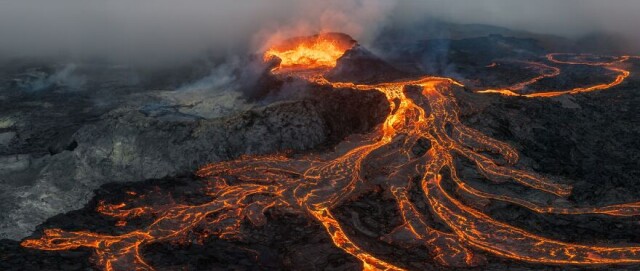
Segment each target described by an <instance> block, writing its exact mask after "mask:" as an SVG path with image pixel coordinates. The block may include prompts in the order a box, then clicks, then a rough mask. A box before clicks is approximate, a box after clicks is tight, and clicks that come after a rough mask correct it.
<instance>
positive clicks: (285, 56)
mask: <svg viewBox="0 0 640 271" xmlns="http://www.w3.org/2000/svg"><path fill="white" fill-rule="evenodd" d="M353 45H355V41H354V40H352V39H351V38H349V37H348V36H346V35H343V34H338V33H325V34H318V35H315V36H311V37H301V38H294V39H291V40H288V41H286V42H284V43H282V44H279V45H277V46H274V47H272V48H269V49H268V50H267V51H266V52H265V53H264V60H265V61H268V60H270V59H272V58H274V57H276V58H278V59H280V65H279V66H278V67H277V69H305V70H309V69H329V68H333V67H335V66H336V61H337V60H338V58H340V57H341V56H342V55H343V54H344V52H345V51H346V50H349V49H350V48H351V47H353Z"/></svg>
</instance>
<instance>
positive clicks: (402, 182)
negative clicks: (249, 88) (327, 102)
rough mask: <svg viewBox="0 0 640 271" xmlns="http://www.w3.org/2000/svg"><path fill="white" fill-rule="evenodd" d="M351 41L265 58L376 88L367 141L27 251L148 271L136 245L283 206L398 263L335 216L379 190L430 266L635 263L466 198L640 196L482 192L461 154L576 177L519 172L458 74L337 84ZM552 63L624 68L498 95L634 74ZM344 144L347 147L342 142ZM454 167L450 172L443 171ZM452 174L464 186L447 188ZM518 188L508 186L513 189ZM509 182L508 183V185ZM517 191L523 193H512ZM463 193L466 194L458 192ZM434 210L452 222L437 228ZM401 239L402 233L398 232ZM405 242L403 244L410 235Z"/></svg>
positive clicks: (482, 165)
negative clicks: (474, 115)
mask: <svg viewBox="0 0 640 271" xmlns="http://www.w3.org/2000/svg"><path fill="white" fill-rule="evenodd" d="M354 45H355V42H353V41H351V39H350V38H345V37H344V36H341V35H327V34H325V35H317V36H312V37H308V38H298V39H294V40H290V41H288V42H286V43H284V44H283V45H279V46H276V47H273V48H272V49H270V50H268V51H267V53H265V56H264V57H265V59H271V58H273V57H278V58H280V59H281V62H280V64H279V66H278V67H277V68H275V69H273V70H272V72H273V73H274V75H275V76H285V75H286V76H294V77H296V76H297V77H299V78H302V79H304V80H309V81H310V83H313V84H318V85H325V86H331V87H333V88H336V89H337V88H352V89H358V90H374V89H375V90H378V91H380V92H382V93H383V94H384V95H386V97H387V100H388V101H389V105H390V107H391V111H390V113H389V114H388V116H387V118H386V120H385V121H384V122H383V123H382V124H381V125H380V127H378V128H376V129H375V130H374V131H373V132H371V133H369V134H367V135H363V137H362V139H359V140H356V141H350V142H343V143H341V144H340V147H339V148H336V151H333V152H328V153H324V154H315V155H304V156H299V157H287V156H280V155H272V156H245V157H241V158H239V159H236V160H233V161H227V162H221V163H214V164H210V165H207V166H204V167H202V168H201V169H200V170H199V171H198V172H197V174H198V175H199V176H201V177H203V178H206V179H207V180H209V182H210V187H211V193H210V196H211V200H210V201H209V202H206V203H203V204H199V205H184V204H176V203H170V204H167V205H163V206H162V207H157V208H140V207H138V208H132V209H127V208H126V205H125V204H116V205H107V204H101V205H100V206H99V208H98V210H97V211H98V212H100V213H101V214H103V215H105V216H111V217H116V218H118V219H121V220H126V219H132V218H134V217H136V216H140V215H144V214H153V215H154V217H155V221H153V222H152V223H150V224H149V225H148V226H146V227H144V228H140V229H137V230H134V231H131V232H129V233H127V234H123V235H104V234H98V233H93V232H89V231H78V232H68V231H63V230H60V229H47V230H45V231H44V234H43V235H42V236H41V237H40V238H38V239H28V240H25V241H23V242H22V245H23V246H25V247H30V248H36V249H43V250H69V249H75V248H79V247H88V248H92V249H93V250H94V251H95V253H94V255H95V256H94V263H95V264H96V265H97V266H99V267H100V268H102V269H104V270H152V269H153V268H152V267H151V266H149V265H148V264H147V263H145V261H144V259H143V257H142V255H141V254H140V248H141V247H143V246H147V245H149V244H151V243H156V242H166V241H174V240H186V239H187V235H188V234H189V233H190V232H192V231H193V230H194V229H195V228H197V227H205V228H208V229H211V231H213V232H215V234H217V236H219V237H220V238H231V237H233V236H236V235H237V234H238V233H240V231H241V223H242V222H243V221H244V220H245V219H247V220H248V221H250V222H251V223H252V224H253V225H256V226H260V225H263V224H264V223H267V221H266V220H267V218H266V216H265V215H264V212H265V211H266V210H268V209H270V208H278V209H280V210H283V211H288V212H292V213H296V214H301V215H307V216H309V217H310V218H313V219H314V220H315V221H317V223H318V224H319V225H322V226H323V227H324V229H325V230H326V232H327V234H328V236H329V237H330V238H331V239H332V241H333V243H334V244H335V246H337V247H338V248H340V249H342V250H344V251H345V252H346V253H348V254H351V255H352V256H353V257H355V258H357V259H359V260H360V261H361V262H362V266H363V269H364V270H403V266H404V265H403V263H394V262H392V261H390V259H384V258H381V257H379V256H377V255H375V254H374V253H372V252H370V251H368V250H367V249H366V247H363V246H361V245H359V244H357V243H356V242H354V241H353V240H352V239H351V238H350V237H349V236H348V234H347V233H346V232H345V230H344V229H343V225H341V224H340V222H339V221H338V220H337V219H336V217H335V216H334V214H333V210H334V209H335V207H336V206H339V205H340V204H341V203H343V202H345V201H347V200H350V199H355V198H358V196H360V195H362V194H363V193H366V192H369V191H372V190H374V189H377V188H380V187H381V188H382V189H384V190H386V191H388V192H389V193H390V195H392V196H393V197H394V198H395V201H396V203H397V209H398V211H399V214H400V215H401V217H402V221H403V223H402V224H401V225H399V226H398V228H396V229H395V230H394V231H392V232H389V233H386V235H385V238H384V239H385V240H388V242H390V243H391V244H399V243H401V242H405V241H406V235H405V236H404V237H402V238H401V237H400V235H399V234H398V233H405V234H409V235H410V236H411V238H413V240H414V241H415V242H416V243H420V244H421V245H423V246H424V247H426V248H427V249H428V251H429V252H430V256H431V257H432V258H433V259H434V261H435V262H437V263H438V264H441V265H443V266H449V267H470V266H478V265H482V264H484V263H485V262H486V259H485V256H483V254H484V253H488V254H493V255H498V256H502V257H506V258H511V259H515V260H521V261H526V262H533V263H543V264H574V265H592V264H610V263H640V246H622V245H621V246H608V245H607V246H595V245H581V244H573V243H566V242H561V241H556V240H551V239H548V238H545V237H542V236H539V235H536V234H533V233H530V232H527V231H525V230H522V229H519V228H516V227H514V226H510V225H508V224H505V223H502V222H499V221H497V220H494V219H493V218H491V217H489V216H488V215H486V214H483V213H482V212H481V211H479V210H477V209H476V208H474V207H471V206H472V204H470V203H469V201H473V200H474V199H475V200H484V201H486V200H495V201H502V202H507V203H511V204H515V205H520V206H523V207H525V208H528V209H530V210H532V211H534V212H538V213H555V214H565V215H571V214H604V215H609V216H635V215H640V203H628V204H620V205H613V206H604V207H596V208H591V207H581V206H567V205H566V204H564V205H562V206H556V205H554V204H553V202H559V201H558V200H547V201H544V202H538V201H535V200H532V199H525V198H523V197H516V196H511V195H509V194H496V193H494V192H492V191H484V190H482V189H481V188H478V187H474V186H473V185H472V184H470V183H469V182H465V181H464V180H463V179H461V178H460V177H459V176H458V174H457V169H456V164H455V163H454V158H455V157H463V158H466V159H467V160H469V161H471V162H472V163H473V164H474V165H475V169H476V171H477V172H479V173H481V174H482V175H483V176H484V177H485V178H486V180H488V181H490V182H493V183H497V184H500V183H505V182H511V183H514V184H517V185H520V186H522V187H524V188H527V189H531V190H535V191H541V192H544V193H546V194H547V195H548V197H552V198H556V199H562V198H565V197H567V196H569V195H570V194H571V189H572V187H571V186H570V185H567V184H564V183H561V182H558V181H557V180H554V179H551V178H547V177H545V176H542V175H540V174H536V173H535V172H531V171H527V170H523V169H518V168H516V167H515V166H514V165H515V164H516V163H517V162H518V159H519V157H518V152H517V151H516V150H515V149H514V148H513V147H511V146H509V145H508V144H506V143H503V142H500V141H498V140H495V139H493V138H490V137H488V136H485V135H483V134H482V133H480V132H479V131H477V130H474V129H472V128H469V127H467V126H465V125H464V124H462V122H461V121H460V119H459V117H458V107H457V105H456V100H455V98H454V96H453V92H454V90H455V89H456V88H461V87H462V84H460V83H458V82H457V81H455V80H454V79H451V78H444V77H432V76H425V77H422V78H417V79H411V80H404V81H397V82H385V83H378V84H355V83H348V82H347V83H344V82H341V83H336V82H330V81H329V80H327V79H326V78H324V77H323V73H324V72H326V71H327V70H328V69H330V68H332V67H334V66H335V65H336V61H337V59H338V58H339V57H340V56H341V55H342V54H344V52H345V51H347V50H349V49H350V48H352V47H353V46H354ZM548 57H549V60H550V61H552V62H558V63H562V64H565V65H567V64H575V65H600V66H604V67H606V68H608V69H610V70H613V71H619V72H620V73H621V74H620V75H619V76H618V79H616V81H615V82H613V83H608V84H603V85H597V86H592V87H586V88H579V89H574V90H563V91H551V92H538V93H535V94H527V95H521V94H517V93H516V91H517V89H518V88H522V87H524V86H527V85H530V84H533V83H535V82H536V81H538V80H540V79H541V78H546V77H550V76H556V75H557V74H558V73H560V70H559V69H558V68H554V67H551V66H548V65H543V64H540V65H538V66H536V67H538V68H539V69H540V70H542V71H543V73H542V75H541V76H540V77H536V78H534V79H531V80H528V81H526V82H523V83H520V84H518V85H516V86H514V87H513V88H509V89H506V90H504V91H494V90H491V91H489V90H488V91H484V92H498V93H503V94H507V95H516V96H524V97H550V96H557V95H561V94H573V93H580V92H585V91H591V90H596V89H604V88H609V87H612V86H615V85H617V84H620V83H621V82H622V80H624V79H625V78H626V77H627V76H629V72H628V71H626V70H622V69H620V68H616V67H614V65H615V64H616V63H619V62H622V61H624V60H622V59H615V60H613V61H612V62H608V63H591V62H582V61H577V62H574V63H569V62H568V61H560V60H556V58H555V57H556V55H549V56H548ZM424 140H428V141H429V142H430V144H429V145H430V148H429V149H428V150H427V151H426V152H424V153H420V154H416V153H414V152H413V151H412V148H413V147H414V146H415V145H416V144H417V143H418V142H419V141H424ZM345 148H346V149H347V150H346V151H340V150H341V149H345ZM443 172H447V174H446V176H448V177H447V178H443V175H442V173H443ZM445 181H446V182H449V183H450V184H453V185H454V186H456V187H458V188H459V189H457V190H455V192H450V191H449V190H447V189H444V188H443V182H445ZM412 187H413V188H416V187H418V188H421V190H422V193H423V196H424V199H425V200H426V202H427V203H428V206H429V212H430V213H431V215H426V214H424V213H421V212H420V211H418V208H417V207H416V205H415V203H414V201H413V200H411V199H410V196H409V191H410V190H411V189H412ZM509 187H511V186H509ZM505 189H506V188H505ZM512 192H514V193H512V194H514V195H518V193H517V192H515V191H512ZM454 193H458V194H464V196H465V197H462V198H464V200H460V199H458V198H460V197H456V196H454V195H453V194H454ZM432 217H435V218H437V219H438V220H439V221H440V222H442V223H444V224H445V226H446V229H442V228H441V227H438V228H436V226H435V224H436V221H434V220H432ZM403 238H404V239H403ZM403 240H404V241H403Z"/></svg>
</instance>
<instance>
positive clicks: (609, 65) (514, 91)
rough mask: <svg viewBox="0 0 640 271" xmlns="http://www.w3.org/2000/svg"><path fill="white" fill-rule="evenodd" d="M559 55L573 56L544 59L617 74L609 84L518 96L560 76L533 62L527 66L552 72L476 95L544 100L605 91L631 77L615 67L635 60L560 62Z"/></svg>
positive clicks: (626, 72)
mask: <svg viewBox="0 0 640 271" xmlns="http://www.w3.org/2000/svg"><path fill="white" fill-rule="evenodd" d="M559 55H570V56H572V55H573V54H559V53H552V54H547V56H546V58H547V60H548V61H550V62H553V63H557V64H565V65H587V66H603V67H604V68H605V69H607V70H610V71H613V72H615V73H617V75H616V78H615V79H614V80H613V81H611V82H609V83H603V84H596V85H592V86H588V87H577V88H573V89H567V90H551V91H541V92H534V93H530V94H520V93H519V92H520V91H522V90H523V89H524V88H526V87H527V86H529V85H531V84H533V83H536V82H538V81H540V80H541V79H544V78H550V77H556V76H558V75H559V74H560V69H559V68H556V67H551V66H548V65H544V64H541V63H534V62H530V63H529V65H532V66H537V67H543V68H544V69H547V70H551V71H552V72H547V73H542V74H541V75H539V76H537V77H534V78H532V79H530V80H528V81H525V82H522V83H518V84H516V85H513V86H511V87H508V88H504V89H485V90H480V91H477V92H478V93H496V94H502V95H506V96H518V97H527V98H544V97H556V96H561V95H565V94H578V93H584V92H591V91H598V90H605V89H610V88H612V87H615V86H617V85H620V84H621V83H622V82H624V80H625V79H626V78H627V77H629V75H631V73H630V72H629V71H628V70H625V69H622V68H619V67H616V66H615V65H617V64H620V63H623V62H625V61H627V60H629V59H631V58H637V57H634V56H621V57H619V58H616V59H615V60H612V61H609V62H590V61H585V60H576V61H562V60H558V59H557V58H556V57H557V56H559ZM576 56H577V57H578V58H580V57H585V56H590V55H576Z"/></svg>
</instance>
